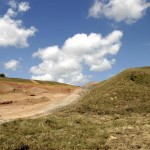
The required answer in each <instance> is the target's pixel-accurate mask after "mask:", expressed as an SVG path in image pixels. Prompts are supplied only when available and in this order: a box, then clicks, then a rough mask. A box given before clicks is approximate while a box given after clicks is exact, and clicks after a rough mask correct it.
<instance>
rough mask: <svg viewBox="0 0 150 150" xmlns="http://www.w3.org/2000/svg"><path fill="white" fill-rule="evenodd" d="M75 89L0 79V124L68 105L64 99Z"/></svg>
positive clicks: (30, 81)
mask: <svg viewBox="0 0 150 150" xmlns="http://www.w3.org/2000/svg"><path fill="white" fill-rule="evenodd" d="M76 89H77V87H75V86H71V85H67V84H60V83H57V82H46V81H36V80H25V79H12V78H0V122H2V121H7V120H9V119H10V120H11V119H16V118H23V117H31V116H37V115H40V114H43V113H44V112H46V111H45V110H47V112H48V110H49V111H50V110H53V109H55V108H57V107H60V106H61V105H65V104H67V102H68V103H69V101H67V100H66V101H65V98H66V97H68V96H70V95H71V94H72V93H73V92H74V91H75V90H76ZM48 106H49V109H47V107H48Z"/></svg>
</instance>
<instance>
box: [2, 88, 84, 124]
mask: <svg viewBox="0 0 150 150" xmlns="http://www.w3.org/2000/svg"><path fill="white" fill-rule="evenodd" d="M84 93H85V90H84V89H82V88H77V89H76V90H74V91H73V92H71V93H70V94H68V93H67V94H61V93H58V94H54V95H51V94H50V93H44V94H43V95H41V96H36V98H34V99H33V102H34V101H35V100H36V101H37V100H38V99H39V98H41V97H46V98H47V99H50V98H52V99H51V100H48V101H47V99H46V101H45V102H42V103H39V104H33V102H32V104H33V105H28V106H27V104H26V103H25V102H26V101H25V102H24V101H23V102H20V104H19V105H18V104H17V105H15V104H12V105H10V106H5V107H1V108H0V109H1V110H0V112H1V114H2V116H0V124H2V123H4V122H8V121H11V120H14V119H17V118H35V117H39V116H44V115H47V114H50V113H52V112H53V111H55V110H57V109H59V108H62V107H64V106H67V105H70V104H72V103H73V102H75V101H77V100H78V99H79V98H80V97H81V96H82V95H83V94H84ZM21 103H22V104H21ZM12 108H13V109H12ZM4 111H5V114H4V115H3V112H4ZM3 116H4V117H3Z"/></svg>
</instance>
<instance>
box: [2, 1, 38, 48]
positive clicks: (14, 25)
mask: <svg viewBox="0 0 150 150" xmlns="http://www.w3.org/2000/svg"><path fill="white" fill-rule="evenodd" d="M24 3H25V4H24ZM26 5H27V6H28V7H27V6H26ZM9 6H10V8H9V9H8V10H7V12H6V14H4V15H3V16H2V17H0V46H1V47H7V46H15V47H27V46H29V44H28V38H29V37H31V36H34V35H35V32H36V31H37V30H36V28H35V27H33V26H32V27H30V28H25V27H24V26H23V21H22V20H20V19H17V20H16V19H14V18H15V17H16V16H17V14H18V13H19V11H22V12H23V11H27V10H28V9H29V4H28V3H27V4H26V2H23V4H22V3H19V4H17V3H16V2H15V1H13V0H12V1H10V2H9ZM19 7H21V8H19Z"/></svg>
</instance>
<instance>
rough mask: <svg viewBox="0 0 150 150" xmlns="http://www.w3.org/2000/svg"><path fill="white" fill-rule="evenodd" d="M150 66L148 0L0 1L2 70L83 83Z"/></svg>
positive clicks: (25, 75) (40, 77)
mask: <svg viewBox="0 0 150 150" xmlns="http://www.w3.org/2000/svg"><path fill="white" fill-rule="evenodd" d="M148 65H150V1H149V0H63V1H62V0H30V1H29V0H25V1H22V0H0V72H1V73H5V74H6V75H7V76H9V77H18V78H28V79H37V80H50V81H51V80H55V81H58V82H64V83H70V84H76V85H82V84H84V83H86V82H90V81H101V80H104V79H107V78H109V77H111V76H113V75H115V74H116V73H118V72H120V71H122V70H123V69H126V68H130V67H138V66H148Z"/></svg>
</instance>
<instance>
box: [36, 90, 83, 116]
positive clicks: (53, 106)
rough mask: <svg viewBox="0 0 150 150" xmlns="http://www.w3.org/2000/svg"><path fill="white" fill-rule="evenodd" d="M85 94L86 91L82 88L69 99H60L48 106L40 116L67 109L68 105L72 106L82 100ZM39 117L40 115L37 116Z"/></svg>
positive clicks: (68, 97) (69, 96)
mask: <svg viewBox="0 0 150 150" xmlns="http://www.w3.org/2000/svg"><path fill="white" fill-rule="evenodd" d="M84 94H85V90H84V89H82V88H78V89H76V90H75V91H74V92H73V93H72V94H70V95H68V96H67V97H65V98H63V99H59V100H57V101H54V102H53V103H52V104H50V105H48V106H46V107H45V108H44V109H43V110H42V111H41V112H40V114H39V115H40V116H43V115H46V114H50V113H52V112H54V111H55V110H57V109H59V108H62V107H65V106H67V105H70V104H72V103H73V102H76V101H77V100H79V99H80V97H81V96H83V95H84ZM37 115H38V114H37Z"/></svg>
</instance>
